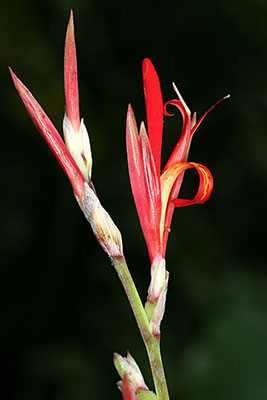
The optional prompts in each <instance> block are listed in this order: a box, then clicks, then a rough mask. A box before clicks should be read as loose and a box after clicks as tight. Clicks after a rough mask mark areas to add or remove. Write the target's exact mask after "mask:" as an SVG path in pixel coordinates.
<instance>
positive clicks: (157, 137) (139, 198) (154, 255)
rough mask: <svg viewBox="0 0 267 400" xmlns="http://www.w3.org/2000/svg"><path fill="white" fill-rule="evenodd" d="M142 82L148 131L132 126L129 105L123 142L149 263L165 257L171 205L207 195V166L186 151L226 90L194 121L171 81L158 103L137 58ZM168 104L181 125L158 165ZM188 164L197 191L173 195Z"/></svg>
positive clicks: (147, 64) (150, 73)
mask: <svg viewBox="0 0 267 400" xmlns="http://www.w3.org/2000/svg"><path fill="white" fill-rule="evenodd" d="M143 85H144V95H145V105H146V116H147V131H148V134H147V131H146V127H145V124H144V123H143V122H142V123H141V126H140V130H139V132H138V128H137V124H136V120H135V116H134V113H133V110H132V107H131V105H129V106H128V112H127V121H126V145H127V158H128V168H129V175H130V181H131V187H132V192H133V196H134V201H135V205H136V208H137V212H138V216H139V220H140V223H141V227H142V231H143V234H144V237H145V240H146V244H147V248H148V252H149V256H150V260H151V263H152V266H153V261H154V260H156V259H157V260H160V259H161V258H165V252H166V246H167V240H168V235H169V232H170V225H171V220H172V215H173V212H174V208H175V207H185V206H189V205H191V204H201V203H204V202H205V201H207V200H208V199H209V197H210V195H211V192H212V189H213V178H212V175H211V172H210V171H209V170H208V168H206V167H205V166H204V165H201V164H198V163H195V162H188V161H187V157H188V153H189V148H190V143H191V140H192V137H193V135H194V133H195V131H196V130H197V128H198V127H199V125H200V124H201V122H202V121H203V119H204V118H205V117H206V115H207V114H208V113H209V112H210V111H211V110H212V108H213V107H215V105H217V104H218V103H220V102H221V101H222V100H223V99H225V98H227V97H229V96H225V97H224V98H223V99H221V100H219V101H218V102H217V103H216V104H214V105H213V106H212V107H211V108H210V109H209V110H208V111H207V112H206V113H205V114H204V115H203V116H202V117H201V118H200V120H199V121H196V113H194V115H193V117H192V118H191V112H190V110H189V108H188V107H187V105H186V103H185V101H184V100H183V98H182V96H181V95H180V93H179V91H178V89H177V88H176V86H175V84H173V88H174V90H175V92H176V94H177V95H178V99H174V100H170V101H168V102H167V103H166V104H163V100H162V94H161V89H160V82H159V78H158V75H157V72H156V71H155V68H154V67H153V64H152V63H151V61H150V60H149V59H145V60H144V61H143ZM168 105H172V106H175V107H176V108H178V110H179V111H180V113H181V115H182V118H183V128H182V133H181V136H180V139H179V140H178V143H177V144H176V146H175V148H174V150H173V152H172V154H171V156H170V158H169V159H168V161H167V163H166V165H165V167H164V168H163V169H161V146H162V133H163V118H164V116H172V115H173V114H169V113H168V112H167V109H166V108H167V106H168ZM190 168H194V169H196V170H197V172H198V175H199V187H198V191H197V193H196V195H195V197H194V198H193V199H192V200H189V199H180V198H178V199H177V197H178V195H179V191H180V188H181V185H182V181H183V177H184V172H185V171H186V170H187V169H190ZM159 262H160V261H159ZM157 263H158V262H157ZM157 263H156V264H157ZM154 264H155V263H154Z"/></svg>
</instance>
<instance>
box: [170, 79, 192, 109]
mask: <svg viewBox="0 0 267 400" xmlns="http://www.w3.org/2000/svg"><path fill="white" fill-rule="evenodd" d="M172 87H173V89H174V91H175V93H176V94H177V96H178V98H179V100H180V101H181V103H182V105H183V106H184V108H185V111H186V114H187V115H188V116H190V115H191V111H190V110H189V108H188V106H187V104H186V102H185V101H184V99H183V98H182V96H181V93H180V92H179V90H178V88H177V86H176V85H175V83H174V82H172Z"/></svg>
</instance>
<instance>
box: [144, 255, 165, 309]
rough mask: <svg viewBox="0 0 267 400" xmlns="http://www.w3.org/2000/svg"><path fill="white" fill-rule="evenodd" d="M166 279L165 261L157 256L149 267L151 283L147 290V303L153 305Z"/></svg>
mask: <svg viewBox="0 0 267 400" xmlns="http://www.w3.org/2000/svg"><path fill="white" fill-rule="evenodd" d="M166 278H167V272H166V262H165V259H164V258H162V257H161V255H158V256H157V257H156V258H155V259H154V261H153V263H152V265H151V282H150V285H149V288H148V301H149V302H150V303H154V302H155V301H156V300H157V299H158V298H159V296H160V293H161V291H162V288H163V286H164V285H165V281H166Z"/></svg>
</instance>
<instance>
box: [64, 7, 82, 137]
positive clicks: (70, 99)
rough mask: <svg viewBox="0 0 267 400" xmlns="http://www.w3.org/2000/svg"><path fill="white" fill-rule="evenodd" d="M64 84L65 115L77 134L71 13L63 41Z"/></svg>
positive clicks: (78, 114) (77, 96)
mask: <svg viewBox="0 0 267 400" xmlns="http://www.w3.org/2000/svg"><path fill="white" fill-rule="evenodd" d="M64 84H65V100H66V114H67V117H68V119H69V120H70V122H71V124H72V126H73V128H74V130H75V131H76V132H78V130H79V128H80V111H79V89H78V72H77V58H76V46H75V37H74V23H73V13H72V11H71V13H70V19H69V23H68V28H67V33H66V41H65V52H64Z"/></svg>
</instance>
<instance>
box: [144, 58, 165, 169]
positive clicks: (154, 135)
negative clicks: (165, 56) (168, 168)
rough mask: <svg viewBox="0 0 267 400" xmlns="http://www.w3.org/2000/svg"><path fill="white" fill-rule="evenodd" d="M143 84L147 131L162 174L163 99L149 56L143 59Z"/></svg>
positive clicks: (154, 156)
mask: <svg viewBox="0 0 267 400" xmlns="http://www.w3.org/2000/svg"><path fill="white" fill-rule="evenodd" d="M142 69H143V84H144V93H145V103H146V116H147V131H148V138H149V142H150V146H151V151H152V154H153V158H154V161H155V166H156V171H157V174H158V176H160V165H161V145H162V130H163V101H162V94H161V89H160V83H159V78H158V75H157V72H156V70H155V68H154V66H153V64H152V63H151V61H150V60H149V59H148V58H145V59H144V61H143V68H142Z"/></svg>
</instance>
